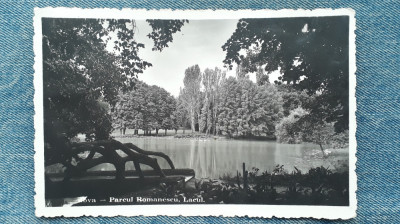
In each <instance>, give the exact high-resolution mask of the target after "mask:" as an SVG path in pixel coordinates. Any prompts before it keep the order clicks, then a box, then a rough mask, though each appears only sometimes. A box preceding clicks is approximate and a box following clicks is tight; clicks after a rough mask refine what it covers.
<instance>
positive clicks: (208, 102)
mask: <svg viewBox="0 0 400 224" xmlns="http://www.w3.org/2000/svg"><path fill="white" fill-rule="evenodd" d="M224 76H225V73H223V72H222V71H221V69H219V68H217V67H216V68H214V69H209V68H207V69H205V70H204V72H203V75H202V84H203V87H204V90H203V92H202V94H201V96H202V98H201V102H202V107H201V114H200V120H199V123H200V125H199V127H201V128H200V131H201V132H205V133H206V134H210V133H214V134H216V123H217V110H218V104H219V99H218V95H219V89H220V86H221V79H222V78H223V77H224Z"/></svg>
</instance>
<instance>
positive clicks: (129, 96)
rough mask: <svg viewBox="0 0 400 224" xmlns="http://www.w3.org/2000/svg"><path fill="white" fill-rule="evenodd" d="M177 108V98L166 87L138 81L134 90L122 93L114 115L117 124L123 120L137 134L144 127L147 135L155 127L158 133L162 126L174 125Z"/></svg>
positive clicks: (166, 127) (163, 127) (169, 126)
mask: <svg viewBox="0 0 400 224" xmlns="http://www.w3.org/2000/svg"><path fill="white" fill-rule="evenodd" d="M175 108H176V100H175V98H174V97H173V96H171V94H170V93H169V92H167V91H166V90H165V89H163V88H161V87H158V86H155V85H152V86H149V85H147V84H146V83H144V82H141V81H137V83H136V88H135V89H134V90H132V91H130V92H127V93H125V94H123V93H121V95H120V100H119V101H118V102H117V104H116V107H115V109H114V112H113V113H112V115H113V121H114V123H115V124H116V126H118V125H119V124H120V122H122V123H123V126H126V127H129V128H134V129H135V134H138V129H143V130H144V131H145V134H146V135H147V134H149V133H150V132H151V131H152V130H154V129H155V130H156V135H158V131H159V129H160V128H162V129H165V130H167V129H172V128H173V127H174V122H175V121H174V120H173V119H174V118H173V112H174V111H175Z"/></svg>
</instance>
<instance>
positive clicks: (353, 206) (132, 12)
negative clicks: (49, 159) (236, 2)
mask: <svg viewBox="0 0 400 224" xmlns="http://www.w3.org/2000/svg"><path fill="white" fill-rule="evenodd" d="M34 11H35V16H34V19H33V25H34V31H35V34H34V37H33V47H34V53H35V64H34V70H35V74H34V88H35V94H34V105H35V116H34V127H35V142H34V147H35V156H34V157H35V192H36V195H35V208H36V216H38V217H41V216H44V217H56V216H65V217H78V216H118V215H122V216H139V215H143V216H157V215H167V216H179V215H183V216H224V217H234V216H248V217H264V218H270V217H279V218H301V217H311V218H317V219H321V218H325V219H350V218H353V217H355V216H356V210H357V198H356V191H357V175H356V172H355V170H356V160H357V158H356V147H357V142H356V128H357V125H356V114H355V112H356V97H355V90H356V76H355V72H356V58H355V53H356V46H355V29H356V24H355V11H354V10H352V9H315V10H301V9H299V10H288V9H284V10H239V11H229V10H215V11H213V10H137V9H122V10H118V9H104V8H102V9H81V8H35V10H34ZM318 16H349V18H350V21H349V22H350V24H349V76H350V77H349V82H350V83H349V104H350V106H349V108H350V111H349V112H350V116H349V118H350V124H349V127H350V128H349V141H350V145H349V178H350V179H349V195H350V205H349V206H304V205H225V204H213V205H204V204H202V205H192V204H184V205H183V204H176V205H175V204H174V205H171V204H168V205H113V206H85V207H46V206H45V197H44V195H45V191H44V186H45V184H44V182H45V180H44V175H43V174H44V172H45V169H44V139H43V136H44V135H43V133H44V132H43V131H44V130H43V80H42V74H43V68H42V23H41V19H42V18H43V17H54V18H113V19H138V20H145V19H189V20H194V19H196V20H201V19H239V18H283V17H318Z"/></svg>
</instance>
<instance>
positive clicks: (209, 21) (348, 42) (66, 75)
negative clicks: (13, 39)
mask: <svg viewBox="0 0 400 224" xmlns="http://www.w3.org/2000/svg"><path fill="white" fill-rule="evenodd" d="M47 10H48V11H51V10H52V9H47ZM64 10H65V11H66V13H65V14H67V15H68V16H62V15H63V14H57V13H54V12H53V13H52V14H51V15H50V14H49V16H46V13H43V14H42V16H39V18H37V20H36V22H37V23H35V29H36V30H35V31H38V32H36V33H35V35H36V38H37V39H36V43H35V44H36V45H35V46H36V48H35V50H38V51H39V54H36V64H35V66H36V67H35V68H40V69H35V71H36V74H35V84H36V85H35V88H36V91H37V92H36V93H35V98H36V99H35V108H36V109H38V108H39V110H40V111H39V110H36V115H35V116H36V117H35V128H36V131H37V133H36V140H35V141H36V142H35V150H36V158H37V159H36V160H35V162H36V164H35V167H36V169H35V172H36V173H35V175H36V181H37V183H36V192H37V195H36V197H40V198H39V199H37V201H36V206H37V207H38V205H40V206H41V207H43V208H44V209H46V208H49V209H63V208H65V209H67V208H68V209H74V208H76V210H75V211H79V210H80V211H79V212H78V213H77V214H81V215H83V214H86V213H85V210H86V209H89V208H93V209H94V210H91V211H94V212H92V213H89V215H93V214H98V215H103V213H102V212H101V211H102V210H101V208H108V209H109V210H118V208H119V207H121V206H122V207H124V208H131V210H132V209H134V208H136V207H138V206H152V205H159V206H168V207H169V208H168V209H170V210H173V209H174V206H179V205H180V206H186V207H185V209H196V208H197V207H195V206H196V205H202V206H203V205H204V206H207V205H215V206H214V207H212V208H213V209H214V210H215V209H216V210H218V206H224V205H237V206H240V205H254V206H261V205H262V206H264V205H265V206H266V205H268V206H274V209H275V210H279V208H280V207H281V208H282V210H285V209H287V208H288V206H296V207H297V206H299V208H302V209H306V210H307V209H308V208H309V210H310V211H311V210H312V208H316V209H325V208H327V209H326V210H323V211H324V212H326V211H328V208H329V210H330V212H332V213H335V211H341V210H340V209H341V208H342V209H346V208H354V207H355V203H356V202H355V191H356V176H355V172H354V170H355V151H356V145H355V95H354V91H355V90H354V88H355V83H353V82H355V81H354V80H355V77H354V71H355V62H354V57H355V52H354V50H355V46H354V39H352V38H354V27H353V23H354V21H352V20H353V15H352V13H343V11H340V10H339V11H335V10H327V13H326V15H324V14H323V13H314V14H313V13H312V12H311V11H303V13H299V12H296V11H295V12H296V13H292V14H291V13H290V12H288V13H286V14H287V16H284V15H285V13H279V11H275V12H274V11H272V12H274V13H268V12H264V13H263V12H259V13H258V14H257V13H255V14H254V15H252V13H251V12H247V13H244V12H243V13H237V15H236V16H231V17H229V16H221V17H220V18H218V16H216V15H217V14H218V12H211V11H210V12H208V13H210V14H213V15H214V16H210V17H209V18H208V17H207V13H205V12H204V13H203V14H202V13H199V15H202V16H201V17H200V16H196V15H197V14H195V15H194V16H191V15H190V11H187V12H181V14H179V12H172V11H171V12H170V13H172V14H174V13H177V14H179V16H173V15H172V16H170V17H169V18H168V16H165V15H168V12H164V13H163V15H164V16H161V17H158V16H157V12H152V13H146V12H141V14H140V15H146V16H137V17H136V16H135V11H129V10H128V11H125V12H124V11H123V12H124V13H122V12H121V13H120V14H123V15H124V16H121V15H119V16H115V17H114V16H112V15H115V14H118V12H115V11H114V13H111V14H107V13H104V15H103V16H99V17H93V14H95V13H89V14H82V13H78V12H76V15H78V14H79V16H76V17H74V16H73V15H74V13H68V10H67V9H64ZM38 11H40V10H38ZM45 11H46V10H43V9H42V11H41V12H45ZM71 12H73V10H71ZM81 12H85V11H81ZM88 12H90V10H88ZM105 12H106V11H105ZM320 12H324V11H323V10H321V11H320ZM335 12H336V13H335ZM344 12H346V11H345V10H344ZM160 13H162V12H160ZM221 14H223V13H222V12H221ZM228 14H229V13H228ZM230 14H232V15H235V12H230ZM260 15H265V16H260ZM268 15H275V16H268ZM276 15H279V16H276ZM85 16H87V18H86V17H85ZM36 25H37V26H38V27H37V26H36ZM38 158H40V159H38ZM38 161H40V162H38ZM38 182H39V183H38ZM38 186H39V187H38ZM296 207H292V208H291V210H287V211H286V212H288V213H287V214H288V215H287V217H297V216H302V215H301V214H300V213H296V212H295V211H293V210H296ZM149 208H150V207H149ZM175 208H176V212H175V213H174V214H175V215H179V214H183V215H185V214H186V213H185V212H184V210H181V211H180V210H179V207H175ZM204 208H207V207H204ZM232 208H235V209H238V210H239V209H240V207H232ZM250 208H251V207H250ZM257 208H258V207H257ZM259 208H264V207H259ZM267 208H272V207H265V210H267ZM284 208H285V209H284ZM37 209H38V208H37ZM96 209H99V210H98V212H97V213H96ZM161 209H162V207H161ZM235 209H233V210H232V212H234V211H235ZM246 209H249V207H246ZM246 209H245V210H246ZM245 210H243V214H247V213H246V211H245ZM275 210H271V211H275ZM57 211H62V210H57ZM69 211H72V210H69ZM87 211H89V210H87ZM299 211H301V209H300V210H299ZM315 211H319V210H315ZM321 211H322V210H321ZM109 212H111V211H109ZM257 212H258V210H257ZM282 212H284V211H282ZM290 212H293V213H290ZM324 212H321V213H320V214H316V216H317V217H318V216H322V217H329V216H332V217H340V215H341V214H330V213H329V212H326V213H327V214H328V215H325V213H324ZM353 212H354V214H355V210H354V211H353ZM56 213H57V212H56ZM337 213H339V212H337ZM41 214H44V213H41ZM57 214H63V213H62V212H60V213H57ZM69 214H72V213H69ZM107 214H110V213H107ZM124 214H125V215H126V214H129V212H127V213H123V215H124ZM132 214H135V215H139V213H132ZM143 214H144V213H143ZM187 214H189V213H187ZM193 214H196V213H193ZM212 214H216V213H215V212H214V213H212ZM212 214H211V213H210V215H212ZM233 214H236V213H233ZM237 214H239V213H237ZM240 214H241V213H240ZM249 214H250V213H249ZM257 214H258V213H257ZM268 214H270V213H268ZM271 214H272V213H271ZM274 214H275V213H274ZM280 214H283V213H280ZM285 214H286V213H285ZM298 214H300V215H298ZM303 214H304V215H307V217H309V216H310V215H309V214H311V213H307V212H305V213H303ZM344 214H348V213H343V215H344ZM351 214H353V213H351ZM64 215H65V214H64ZM115 215H121V213H118V212H116V213H115ZM155 215H157V214H155ZM167 215H168V214H167ZM220 215H224V214H220ZM50 216H51V215H50ZM261 216H262V215H261ZM266 216H267V215H266ZM349 217H351V216H349ZM344 218H346V217H344Z"/></svg>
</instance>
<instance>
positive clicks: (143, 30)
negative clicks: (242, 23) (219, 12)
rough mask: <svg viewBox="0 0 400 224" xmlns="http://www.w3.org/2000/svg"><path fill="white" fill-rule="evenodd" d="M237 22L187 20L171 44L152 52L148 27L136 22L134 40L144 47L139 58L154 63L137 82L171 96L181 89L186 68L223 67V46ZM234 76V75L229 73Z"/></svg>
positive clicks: (145, 23)
mask: <svg viewBox="0 0 400 224" xmlns="http://www.w3.org/2000/svg"><path fill="white" fill-rule="evenodd" d="M237 21H238V20H190V21H189V23H186V24H185V25H184V26H183V27H182V30H181V32H178V33H175V34H174V35H173V38H174V40H173V42H172V43H170V44H169V47H167V48H164V50H163V51H162V52H159V51H152V50H151V48H152V47H153V42H152V40H150V39H149V38H148V37H147V36H146V35H147V34H148V33H150V32H151V27H150V26H149V24H148V23H147V22H146V21H138V20H136V25H137V33H136V40H137V41H138V42H139V43H143V44H145V48H144V49H143V48H142V49H140V51H139V56H140V57H141V58H142V59H143V60H146V61H148V62H150V63H152V64H153V66H152V67H149V68H147V69H146V70H145V71H144V73H143V74H139V79H140V80H143V81H144V82H146V83H147V84H150V85H158V86H160V87H163V88H164V89H166V90H167V91H168V92H170V93H171V94H172V95H174V96H178V95H179V88H180V87H183V78H184V75H185V69H186V68H188V67H190V66H192V65H195V64H198V65H199V66H200V69H201V71H204V70H205V69H206V68H214V67H216V66H217V67H220V68H223V63H222V61H223V60H224V58H225V52H224V51H223V50H222V48H221V47H222V45H223V44H224V43H225V42H226V41H227V40H228V39H229V37H230V36H231V35H232V33H233V32H234V31H235V29H236V24H237ZM228 75H234V72H233V71H231V72H228Z"/></svg>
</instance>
